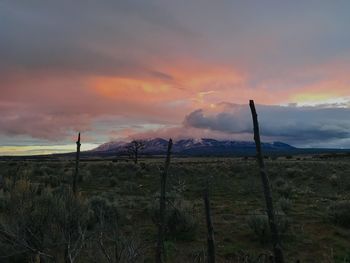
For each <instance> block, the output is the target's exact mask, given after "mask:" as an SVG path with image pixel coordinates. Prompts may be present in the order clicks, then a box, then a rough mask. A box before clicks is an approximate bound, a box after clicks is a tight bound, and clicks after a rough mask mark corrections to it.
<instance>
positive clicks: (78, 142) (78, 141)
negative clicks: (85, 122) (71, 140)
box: [77, 132, 81, 146]
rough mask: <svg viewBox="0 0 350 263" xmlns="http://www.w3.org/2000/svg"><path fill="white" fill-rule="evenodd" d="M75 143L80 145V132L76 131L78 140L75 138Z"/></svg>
mask: <svg viewBox="0 0 350 263" xmlns="http://www.w3.org/2000/svg"><path fill="white" fill-rule="evenodd" d="M77 145H79V146H80V145H81V143H80V132H79V133H78V140H77Z"/></svg>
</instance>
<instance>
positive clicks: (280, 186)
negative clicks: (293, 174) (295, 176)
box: [275, 178, 294, 198]
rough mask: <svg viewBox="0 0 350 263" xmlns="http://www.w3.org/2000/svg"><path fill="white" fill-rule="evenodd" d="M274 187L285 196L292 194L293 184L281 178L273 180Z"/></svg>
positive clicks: (288, 196)
mask: <svg viewBox="0 0 350 263" xmlns="http://www.w3.org/2000/svg"><path fill="white" fill-rule="evenodd" d="M275 189H276V192H277V193H278V194H280V195H281V196H283V197H285V198H290V197H291V196H292V194H293V191H294V189H293V185H292V184H291V183H289V182H287V181H285V180H283V179H282V178H277V179H276V180H275Z"/></svg>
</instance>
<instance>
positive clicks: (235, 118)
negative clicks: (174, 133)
mask: <svg viewBox="0 0 350 263" xmlns="http://www.w3.org/2000/svg"><path fill="white" fill-rule="evenodd" d="M257 111H258V115H259V123H260V126H261V129H260V130H261V135H262V136H263V137H265V138H266V139H269V140H282V141H285V142H289V143H293V144H297V145H309V144H311V145H317V144H318V143H320V146H322V144H324V143H325V141H334V140H342V139H347V138H350V120H349V119H347V116H349V114H350V109H349V108H329V107H324V106H323V107H320V106H315V107H297V106H273V105H258V106H257ZM184 125H185V127H195V128H199V129H208V130H212V131H220V132H224V133H227V134H232V135H236V134H246V133H252V130H253V127H252V118H251V113H250V109H249V107H248V105H238V104H230V103H221V104H219V105H217V106H215V107H214V109H207V110H203V109H199V110H196V111H193V112H192V113H190V114H189V115H187V116H186V118H185V121H184Z"/></svg>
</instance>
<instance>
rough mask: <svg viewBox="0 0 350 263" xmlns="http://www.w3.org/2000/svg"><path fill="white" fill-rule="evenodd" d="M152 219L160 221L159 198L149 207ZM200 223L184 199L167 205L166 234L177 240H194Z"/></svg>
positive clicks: (155, 221)
mask: <svg viewBox="0 0 350 263" xmlns="http://www.w3.org/2000/svg"><path fill="white" fill-rule="evenodd" d="M149 212H150V213H151V217H152V220H153V222H154V223H155V224H158V223H159V200H158V202H157V201H156V203H154V204H152V205H151V207H150V208H149ZM197 230H198V223H197V222H196V220H195V218H194V216H193V215H192V212H191V210H190V208H189V206H188V205H187V203H186V202H185V201H184V200H180V201H176V202H175V203H174V204H172V205H167V208H166V211H165V231H166V236H167V237H168V238H170V239H176V240H186V241H190V240H194V239H195V238H196V235H197Z"/></svg>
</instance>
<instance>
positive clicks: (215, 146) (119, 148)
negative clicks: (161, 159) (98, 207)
mask: <svg viewBox="0 0 350 263" xmlns="http://www.w3.org/2000/svg"><path fill="white" fill-rule="evenodd" d="M143 142H144V148H143V149H142V150H141V151H140V152H141V153H142V154H164V153H165V152H166V150H167V146H168V141H167V140H165V139H163V138H155V139H148V140H143ZM129 145H130V142H107V143H104V144H102V145H100V146H99V147H97V148H96V149H94V150H93V152H104V153H111V154H112V153H113V154H123V153H126V152H127V148H128V146H129ZM262 147H263V150H265V151H266V152H288V151H293V149H296V148H294V147H293V146H291V145H289V144H286V143H283V142H273V143H262ZM172 152H173V153H175V154H176V153H177V154H184V155H228V154H238V153H241V154H244V153H247V154H251V153H254V152H255V143H254V142H248V141H230V140H215V139H210V138H202V139H182V140H178V141H174V144H173V148H172Z"/></svg>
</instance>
